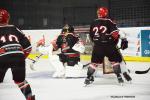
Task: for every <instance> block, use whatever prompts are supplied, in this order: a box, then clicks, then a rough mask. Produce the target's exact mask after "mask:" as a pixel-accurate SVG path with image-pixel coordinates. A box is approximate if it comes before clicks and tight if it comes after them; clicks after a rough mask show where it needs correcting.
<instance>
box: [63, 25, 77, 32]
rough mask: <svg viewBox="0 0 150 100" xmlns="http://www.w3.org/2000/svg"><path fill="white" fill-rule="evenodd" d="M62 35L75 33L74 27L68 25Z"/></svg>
mask: <svg viewBox="0 0 150 100" xmlns="http://www.w3.org/2000/svg"><path fill="white" fill-rule="evenodd" d="M62 33H74V27H73V26H72V25H68V24H66V25H65V26H64V27H63V29H62Z"/></svg>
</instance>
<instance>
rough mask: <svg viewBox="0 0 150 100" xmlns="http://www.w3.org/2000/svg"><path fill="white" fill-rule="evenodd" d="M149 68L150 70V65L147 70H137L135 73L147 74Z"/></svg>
mask: <svg viewBox="0 0 150 100" xmlns="http://www.w3.org/2000/svg"><path fill="white" fill-rule="evenodd" d="M149 70H150V67H149V68H148V69H147V70H145V71H135V73H136V74H146V73H148V72H149Z"/></svg>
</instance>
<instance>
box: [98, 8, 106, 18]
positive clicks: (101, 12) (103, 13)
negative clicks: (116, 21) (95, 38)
mask: <svg viewBox="0 0 150 100" xmlns="http://www.w3.org/2000/svg"><path fill="white" fill-rule="evenodd" d="M107 15H108V9H107V8H106V7H101V8H98V10H97V16H98V18H105V17H107Z"/></svg>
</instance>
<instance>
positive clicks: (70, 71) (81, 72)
mask: <svg viewBox="0 0 150 100" xmlns="http://www.w3.org/2000/svg"><path fill="white" fill-rule="evenodd" d="M65 77H66V78H67V77H86V70H85V69H82V67H81V66H79V65H77V64H76V65H75V66H66V73H65Z"/></svg>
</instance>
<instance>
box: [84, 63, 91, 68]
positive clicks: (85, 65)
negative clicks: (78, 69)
mask: <svg viewBox="0 0 150 100" xmlns="http://www.w3.org/2000/svg"><path fill="white" fill-rule="evenodd" d="M89 64H91V63H87V64H85V65H83V68H85V67H87V66H88V65H89Z"/></svg>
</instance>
